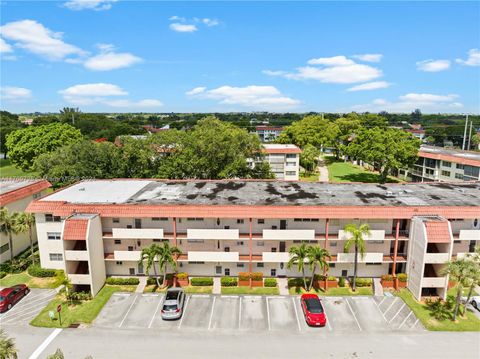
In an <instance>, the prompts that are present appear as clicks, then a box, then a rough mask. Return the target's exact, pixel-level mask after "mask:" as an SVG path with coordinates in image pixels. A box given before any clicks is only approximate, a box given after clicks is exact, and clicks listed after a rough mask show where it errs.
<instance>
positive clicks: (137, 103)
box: [102, 99, 163, 108]
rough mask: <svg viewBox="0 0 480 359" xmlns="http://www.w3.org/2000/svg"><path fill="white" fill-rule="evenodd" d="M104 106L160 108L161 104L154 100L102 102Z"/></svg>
mask: <svg viewBox="0 0 480 359" xmlns="http://www.w3.org/2000/svg"><path fill="white" fill-rule="evenodd" d="M102 103H103V104H105V105H108V106H111V107H122V108H153V107H161V106H163V103H162V102H161V101H159V100H155V99H144V100H140V101H130V100H124V99H122V100H106V101H103V102H102Z"/></svg>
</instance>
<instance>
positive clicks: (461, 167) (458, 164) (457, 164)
mask: <svg viewBox="0 0 480 359" xmlns="http://www.w3.org/2000/svg"><path fill="white" fill-rule="evenodd" d="M455 167H457V170H463V165H461V164H460V163H456V164H455Z"/></svg>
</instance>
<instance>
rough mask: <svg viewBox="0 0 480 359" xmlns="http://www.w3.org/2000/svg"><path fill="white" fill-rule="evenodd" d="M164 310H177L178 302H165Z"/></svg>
mask: <svg viewBox="0 0 480 359" xmlns="http://www.w3.org/2000/svg"><path fill="white" fill-rule="evenodd" d="M163 310H164V311H166V312H168V311H172V310H177V305H176V304H165V305H164V306H163Z"/></svg>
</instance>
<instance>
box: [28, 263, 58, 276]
mask: <svg viewBox="0 0 480 359" xmlns="http://www.w3.org/2000/svg"><path fill="white" fill-rule="evenodd" d="M27 271H28V274H29V275H31V276H32V277H38V278H48V277H55V276H56V275H57V271H56V270H55V269H46V268H42V267H40V266H38V265H31V266H30V267H28V270H27Z"/></svg>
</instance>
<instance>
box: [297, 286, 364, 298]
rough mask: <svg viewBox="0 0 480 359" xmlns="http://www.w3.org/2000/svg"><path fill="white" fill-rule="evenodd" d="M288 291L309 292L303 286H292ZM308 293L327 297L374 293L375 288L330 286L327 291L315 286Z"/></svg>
mask: <svg viewBox="0 0 480 359" xmlns="http://www.w3.org/2000/svg"><path fill="white" fill-rule="evenodd" d="M288 291H289V293H290V294H292V295H294V294H303V293H307V291H306V290H305V289H303V288H302V287H292V288H289V289H288ZM308 293H315V294H318V295H319V296H325V297H328V296H343V295H373V289H372V287H357V290H356V291H355V292H353V291H352V290H351V289H350V288H348V287H338V288H330V289H328V290H327V291H326V292H325V291H323V290H322V289H315V288H313V289H312V290H310V291H309V292H308Z"/></svg>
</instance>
